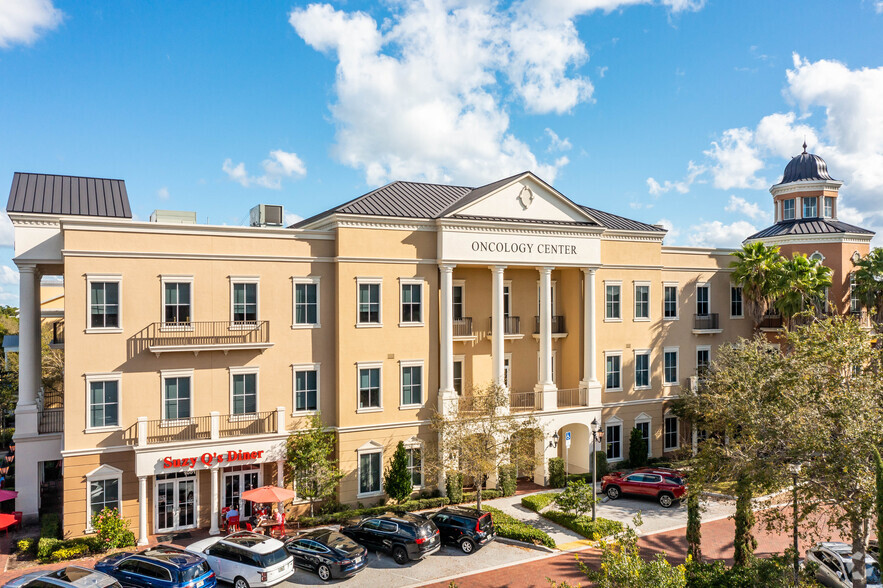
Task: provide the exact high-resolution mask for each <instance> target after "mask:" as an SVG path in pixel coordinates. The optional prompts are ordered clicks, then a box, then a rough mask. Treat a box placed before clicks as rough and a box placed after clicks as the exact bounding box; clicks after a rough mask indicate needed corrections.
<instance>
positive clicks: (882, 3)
mask: <svg viewBox="0 0 883 588" xmlns="http://www.w3.org/2000/svg"><path fill="white" fill-rule="evenodd" d="M874 12H876V13H877V14H883V0H874Z"/></svg>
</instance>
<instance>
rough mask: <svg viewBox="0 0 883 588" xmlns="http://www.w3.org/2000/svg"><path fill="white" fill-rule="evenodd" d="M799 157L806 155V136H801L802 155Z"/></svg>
mask: <svg viewBox="0 0 883 588" xmlns="http://www.w3.org/2000/svg"><path fill="white" fill-rule="evenodd" d="M801 155H806V135H804V136H803V153H802V154H801Z"/></svg>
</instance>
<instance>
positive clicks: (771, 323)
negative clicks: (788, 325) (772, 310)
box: [758, 314, 782, 330]
mask: <svg viewBox="0 0 883 588" xmlns="http://www.w3.org/2000/svg"><path fill="white" fill-rule="evenodd" d="M758 328H759V329H761V330H764V329H769V330H777V329H781V328H782V315H780V314H765V315H763V318H761V319H760V325H758Z"/></svg>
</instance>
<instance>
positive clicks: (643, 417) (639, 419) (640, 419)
mask: <svg viewBox="0 0 883 588" xmlns="http://www.w3.org/2000/svg"><path fill="white" fill-rule="evenodd" d="M639 423H640V424H643V423H647V457H653V417H651V416H650V415H649V414H647V413H646V412H642V413H641V414H639V415H638V416H636V417H635V428H637V426H638V424H639Z"/></svg>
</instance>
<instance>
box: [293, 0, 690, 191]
mask: <svg viewBox="0 0 883 588" xmlns="http://www.w3.org/2000/svg"><path fill="white" fill-rule="evenodd" d="M647 1H648V0H519V1H517V2H516V3H515V4H514V5H512V6H511V7H509V8H508V9H502V8H501V7H500V6H499V5H498V4H497V3H495V2H492V1H491V0H475V1H470V2H461V1H459V0H400V1H398V2H396V3H394V10H393V13H392V15H391V16H390V17H389V18H387V19H385V20H384V21H383V22H382V23H378V22H376V21H375V20H374V18H372V17H371V16H370V15H368V14H366V13H365V12H361V11H350V12H347V11H344V10H336V9H335V8H334V7H332V6H331V5H329V4H311V5H309V6H307V7H304V8H296V9H294V10H293V11H292V12H291V13H290V15H289V22H290V24H291V26H292V27H294V29H295V31H296V32H297V34H298V35H300V36H301V38H303V40H304V41H305V42H306V43H307V44H308V45H309V46H311V47H313V48H314V49H316V50H318V51H322V52H325V53H328V54H330V55H331V56H332V57H333V58H334V59H335V60H336V62H337V80H336V82H335V94H336V99H335V101H334V103H333V104H331V106H330V109H331V114H332V117H333V119H334V122H335V124H336V126H337V134H336V146H335V151H334V153H335V155H336V157H337V158H338V159H339V160H340V161H341V162H343V163H344V164H346V165H348V166H350V167H353V168H356V169H361V170H363V171H364V173H365V177H366V180H367V182H368V183H369V184H375V185H376V184H380V183H383V182H385V181H388V180H390V179H425V180H429V181H439V182H450V181H456V182H462V183H472V184H480V183H484V182H486V181H490V180H493V179H497V178H500V177H504V176H505V175H507V174H510V173H515V172H518V171H522V170H526V169H531V170H534V171H535V172H537V173H538V174H539V175H540V176H542V177H543V178H545V179H546V180H548V181H550V182H551V181H554V179H555V177H556V175H557V173H558V171H559V169H560V168H561V166H562V165H565V164H566V163H567V159H566V158H559V159H558V160H557V161H540V160H539V159H538V158H537V155H536V154H534V153H533V152H532V151H531V149H530V147H529V146H528V145H527V144H526V143H525V142H524V141H523V140H521V139H519V138H518V137H516V136H515V135H514V134H513V132H512V131H511V129H510V120H509V108H510V105H511V104H512V102H513V101H512V98H516V99H517V101H518V102H519V103H520V106H521V107H522V108H523V109H524V110H525V111H526V112H528V113H540V114H547V113H558V114H560V113H566V112H569V111H571V110H572V109H573V108H574V107H576V106H577V105H579V104H582V103H585V102H590V101H591V100H592V94H593V92H594V88H593V86H592V83H591V81H590V80H589V79H588V78H587V77H585V76H584V75H582V74H581V73H579V71H578V68H579V67H580V66H582V65H583V64H584V63H585V62H586V61H587V60H588V58H589V54H588V51H587V49H586V47H585V44H584V43H583V41H582V40H581V39H580V38H579V32H578V30H577V28H576V25H575V23H574V18H575V17H576V16H577V15H581V14H585V13H587V12H591V11H611V10H614V9H617V8H621V7H624V6H627V5H629V4H638V3H646V2H647ZM683 4H684V2H680V1H678V2H673V3H671V6H670V10H672V11H678V10H684V9H686V7H685V6H684V5H683Z"/></svg>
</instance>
